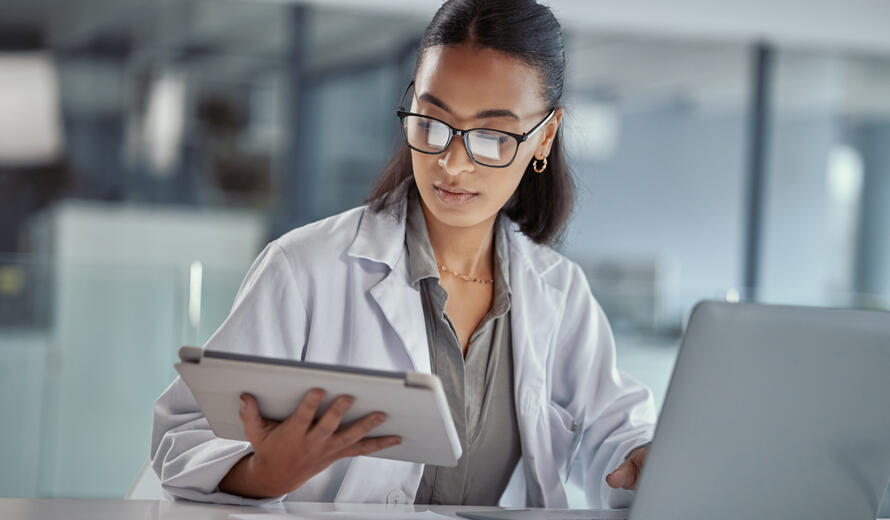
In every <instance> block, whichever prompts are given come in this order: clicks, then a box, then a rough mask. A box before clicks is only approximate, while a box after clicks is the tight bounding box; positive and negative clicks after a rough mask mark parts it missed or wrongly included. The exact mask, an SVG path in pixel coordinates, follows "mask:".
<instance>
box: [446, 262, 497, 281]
mask: <svg viewBox="0 0 890 520" xmlns="http://www.w3.org/2000/svg"><path fill="white" fill-rule="evenodd" d="M439 269H441V270H442V272H443V273H451V274H452V275H454V276H456V277H458V278H460V279H461V280H466V281H468V282H476V283H494V280H480V279H478V278H473V277H472V276H467V275H465V274H460V273H457V272H454V271H452V270H450V269H448V268H447V267H445V264H439Z"/></svg>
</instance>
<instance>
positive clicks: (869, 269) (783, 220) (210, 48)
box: [0, 0, 890, 513]
mask: <svg viewBox="0 0 890 520" xmlns="http://www.w3.org/2000/svg"><path fill="white" fill-rule="evenodd" d="M551 5H552V6H553V7H554V9H555V11H556V13H557V16H558V17H560V19H561V21H562V23H563V25H564V29H565V33H566V39H567V43H568V61H569V75H568V85H567V99H566V107H567V115H566V118H565V120H564V123H565V127H564V128H565V135H566V138H567V140H568V151H569V154H570V156H571V160H572V163H573V164H574V170H575V173H576V174H577V177H578V180H579V184H580V188H581V190H580V194H579V195H580V199H579V204H578V207H577V211H576V214H575V216H574V219H573V221H572V224H571V228H570V232H569V234H568V236H567V239H566V241H565V243H563V244H562V245H561V246H560V247H559V249H560V250H561V251H562V252H564V253H565V254H567V255H568V256H569V257H571V258H572V259H574V260H576V261H578V262H579V263H580V264H581V265H582V266H583V267H584V268H585V270H586V272H587V275H588V277H589V280H590V283H591V286H592V289H593V291H594V293H595V294H596V295H597V297H598V298H599V300H600V301H601V303H602V304H603V306H604V308H605V309H606V311H607V313H608V315H609V317H610V320H611V322H612V325H613V328H614V330H615V334H616V338H617V345H618V356H619V357H618V359H619V364H620V366H621V368H623V369H624V370H626V371H627V372H629V373H630V374H631V375H633V376H634V377H636V378H638V379H641V380H643V381H644V382H646V383H647V384H648V385H650V386H651V387H652V389H653V390H654V392H655V395H656V401H657V405H658V406H660V405H661V401H662V399H663V395H664V392H665V389H666V387H667V383H668V380H669V378H670V373H671V368H672V365H673V362H674V358H675V355H676V352H677V346H678V340H679V338H680V335H681V334H682V330H683V325H684V320H685V318H686V316H687V315H688V313H689V311H690V309H691V307H692V305H693V304H694V302H696V301H697V300H699V299H702V298H720V299H728V300H756V301H764V302H781V303H796V304H814V305H836V306H856V307H872V308H888V307H890V226H888V223H890V31H888V30H887V27H888V26H890V4H888V3H886V2H883V1H881V0H846V1H843V2H842V1H839V0H830V1H829V0H823V1H816V2H812V1H808V2H805V1H802V0H789V1H786V2H781V3H778V2H776V3H774V2H768V1H766V0H754V1H744V2H743V1H735V0H733V1H727V2H704V1H701V0H674V1H673V2H670V3H669V4H668V3H663V2H658V1H657V0H646V1H640V2H620V1H619V0H600V1H582V0H563V1H557V0H553V1H552V2H551ZM437 6H438V2H436V1H429V0H425V1H410V0H388V1H385V2H383V1H379V0H364V1H361V2H359V1H357V0H334V1H325V2H322V1H316V2H308V3H307V2H290V1H275V2H272V1H269V2H264V1H248V0H193V1H189V0H155V1H138V0H71V1H67V2H51V1H49V0H2V2H0V414H2V416H3V417H4V418H5V420H4V421H3V423H4V427H3V428H2V429H0V468H2V470H0V496H5V497H121V496H124V495H125V494H126V493H127V492H128V489H129V488H130V486H131V484H132V482H133V479H134V478H135V476H136V474H137V472H138V471H139V470H140V468H141V467H142V465H143V462H144V461H145V459H146V458H147V457H148V450H149V439H150V430H151V408H152V404H153V402H154V400H155V399H156V398H157V396H158V395H159V394H160V393H161V391H163V389H164V388H165V387H166V386H167V385H168V384H169V383H170V381H172V379H173V378H174V375H175V372H174V369H173V363H174V361H175V359H176V351H177V348H178V347H179V346H180V345H183V344H194V345H200V344H202V343H203V342H204V341H205V340H206V339H207V338H208V337H209V335H210V334H211V333H212V332H213V331H214V329H215V328H216V327H217V326H218V325H219V323H220V322H221V321H222V320H223V318H224V317H225V316H226V314H227V312H228V309H229V306H230V305H231V302H232V298H233V296H234V294H235V291H236V290H237V288H238V285H239V283H240V281H241V279H242V277H243V275H244V273H245V270H246V269H247V267H248V266H249V264H250V262H251V261H252V259H253V258H254V256H255V255H256V254H257V253H258V252H259V250H260V249H261V248H262V246H263V245H264V244H265V243H266V242H267V241H269V240H271V239H273V238H275V237H277V236H278V235H280V234H282V233H283V232H286V231H287V230H289V229H291V228H293V227H296V226H299V225H302V224H304V223H307V222H310V221H313V220H316V219H319V218H323V217H326V216H329V215H332V214H334V213H338V212H340V211H343V210H345V209H348V208H351V207H354V206H356V205H359V204H361V203H362V200H363V198H364V197H365V196H366V194H367V193H368V190H369V187H370V186H371V184H372V182H373V181H374V179H375V178H376V176H377V174H378V173H379V171H380V168H381V166H382V165H383V163H384V162H385V161H386V159H387V157H388V156H389V155H390V153H391V152H392V151H393V150H394V149H395V146H396V145H397V143H398V142H399V140H400V139H401V135H400V134H399V131H398V125H397V119H396V117H395V112H394V109H395V104H396V103H397V101H398V97H399V95H400V94H401V92H402V90H403V88H404V86H405V84H406V83H407V81H408V80H409V79H410V78H409V75H410V72H411V70H412V66H413V63H414V59H415V49H416V45H417V43H418V41H419V37H420V35H421V33H422V31H423V29H424V27H425V26H426V24H427V23H428V22H429V19H430V18H431V16H432V14H433V12H434V11H435V9H436V7H437ZM574 498H575V499H577V496H576V497H574ZM886 509H887V506H885V510H886ZM888 513H890V511H888Z"/></svg>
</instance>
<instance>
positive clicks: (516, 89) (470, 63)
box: [411, 45, 562, 227]
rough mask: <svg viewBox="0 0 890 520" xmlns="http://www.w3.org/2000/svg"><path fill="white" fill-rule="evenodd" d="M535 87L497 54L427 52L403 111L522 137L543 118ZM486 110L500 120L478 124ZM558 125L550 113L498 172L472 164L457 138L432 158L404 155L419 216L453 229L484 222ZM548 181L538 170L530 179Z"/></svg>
mask: <svg viewBox="0 0 890 520" xmlns="http://www.w3.org/2000/svg"><path fill="white" fill-rule="evenodd" d="M539 81H540V80H539V76H538V73H537V72H536V71H535V69H533V68H532V67H530V66H528V65H526V64H525V63H523V62H521V61H519V60H517V59H515V58H512V57H510V56H508V55H506V54H504V53H501V52H499V51H495V50H491V49H479V48H473V47H470V46H468V45H458V46H453V47H445V46H435V47H431V48H429V49H427V51H426V52H425V53H424V55H423V58H422V60H421V64H420V68H419V69H418V71H417V75H416V78H415V84H414V99H413V100H411V111H412V112H416V113H420V114H424V115H429V116H432V117H435V118H437V119H441V120H442V121H445V122H446V123H448V124H450V125H451V126H452V127H454V128H459V129H469V128H492V129H496V130H504V131H507V132H513V133H516V134H522V133H525V132H528V131H529V130H531V129H532V128H533V127H534V126H535V125H536V124H537V123H538V122H540V121H541V120H542V119H543V118H544V117H546V116H547V114H548V113H549V111H550V110H549V109H550V107H548V106H547V104H546V103H545V100H544V99H543V98H542V97H541V96H540V94H539V91H540V83H539ZM491 110H499V111H500V112H502V113H504V114H508V115H503V114H502V115H497V116H495V117H492V115H490V114H489V115H485V114H481V115H483V116H484V117H479V115H480V113H481V112H483V111H491ZM510 114H512V115H510ZM561 119H562V110H561V109H558V110H557V111H556V113H555V114H554V115H553V117H551V118H550V120H549V121H548V122H547V123H546V124H545V125H544V126H543V127H542V128H540V129H539V130H538V131H537V132H536V133H535V134H534V135H533V136H532V137H530V138H529V139H528V140H526V141H525V142H524V143H522V144H520V145H519V149H518V150H517V152H516V157H515V159H514V160H513V162H512V163H511V164H510V165H509V166H507V167H505V168H492V167H487V166H482V165H480V164H477V163H475V162H473V160H472V159H470V157H469V156H468V155H467V150H466V148H465V146H464V142H463V139H461V138H459V137H458V136H454V137H453V138H452V140H451V143H449V145H448V148H446V149H445V151H443V152H442V153H440V154H424V153H421V152H418V151H416V150H411V162H412V165H413V168H414V180H415V181H416V182H417V188H418V190H419V192H420V196H421V199H422V200H423V204H424V206H426V209H427V212H426V213H427V215H428V216H429V215H430V214H431V215H432V216H433V217H434V218H436V219H437V220H438V221H440V222H441V223H443V224H445V225H448V226H454V227H471V226H475V225H477V224H480V223H483V222H490V221H492V220H493V219H494V217H495V216H496V214H497V212H498V211H499V210H500V209H501V208H502V207H503V206H504V204H505V203H506V202H507V200H509V199H510V196H511V195H513V192H514V191H515V190H516V187H517V186H518V185H519V181H520V180H521V179H522V175H523V173H524V172H525V169H526V167H527V166H528V164H529V162H530V161H531V160H532V159H533V158H535V157H538V158H543V157H546V156H547V155H548V154H549V153H550V146H551V144H552V143H553V138H554V136H555V135H556V129H557V127H558V126H559V122H560V121H561ZM539 163H540V161H539ZM548 173H549V171H548V170H544V172H543V173H541V174H537V173H535V174H534V175H548ZM449 191H450V192H451V193H449ZM455 192H469V194H466V193H465V194H462V195H456V194H454V193H455Z"/></svg>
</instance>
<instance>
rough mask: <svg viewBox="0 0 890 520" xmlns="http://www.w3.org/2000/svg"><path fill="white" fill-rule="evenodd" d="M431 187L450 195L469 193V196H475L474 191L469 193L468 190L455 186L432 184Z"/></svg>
mask: <svg viewBox="0 0 890 520" xmlns="http://www.w3.org/2000/svg"><path fill="white" fill-rule="evenodd" d="M433 186H435V187H436V188H439V189H440V190H443V191H447V192H450V193H458V194H460V193H469V194H470V195H476V192H475V191H470V190H468V189H464V188H459V187H457V186H448V185H447V184H434V185H433Z"/></svg>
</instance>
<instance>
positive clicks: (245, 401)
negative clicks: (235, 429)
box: [241, 395, 247, 410]
mask: <svg viewBox="0 0 890 520" xmlns="http://www.w3.org/2000/svg"><path fill="white" fill-rule="evenodd" d="M245 408H247V399H246V398H245V397H244V396H243V395H242V396H241V409H242V410H244V409H245Z"/></svg>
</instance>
